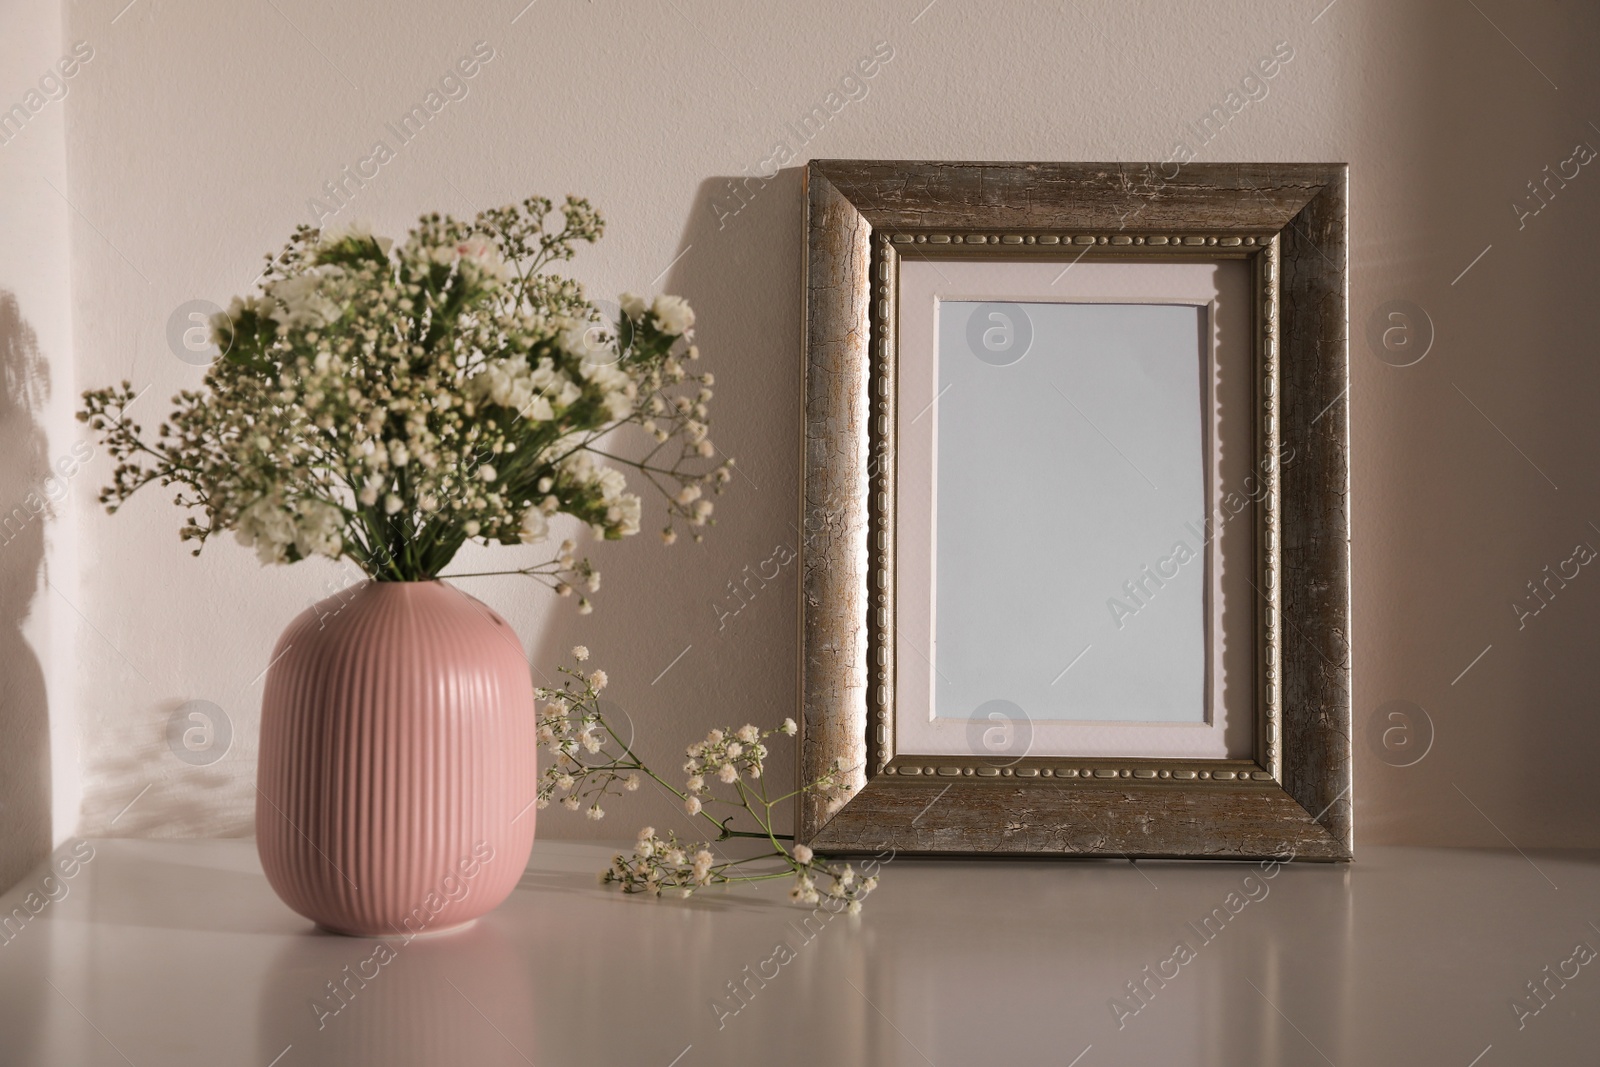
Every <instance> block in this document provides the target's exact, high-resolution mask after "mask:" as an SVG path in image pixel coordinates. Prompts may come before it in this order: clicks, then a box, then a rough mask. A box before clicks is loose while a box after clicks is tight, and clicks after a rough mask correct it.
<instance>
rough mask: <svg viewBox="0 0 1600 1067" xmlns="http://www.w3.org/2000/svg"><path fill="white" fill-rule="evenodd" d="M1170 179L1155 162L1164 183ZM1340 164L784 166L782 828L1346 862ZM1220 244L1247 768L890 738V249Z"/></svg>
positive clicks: (923, 849) (992, 848) (994, 847)
mask: <svg viewBox="0 0 1600 1067" xmlns="http://www.w3.org/2000/svg"><path fill="white" fill-rule="evenodd" d="M1169 171H1170V172H1171V173H1169ZM1347 180H1348V175H1347V168H1346V166H1345V165H1344V164H1342V163H1340V164H1332V163H1330V164H1301V163H1239V164H1191V165H1189V166H1185V167H1181V168H1180V167H1178V166H1177V165H1176V164H1166V165H1165V166H1164V167H1163V165H1161V164H1115V163H1111V164H1104V163H929V162H896V161H871V160H817V161H814V162H812V163H811V164H809V166H808V167H807V168H806V183H805V202H806V230H807V236H806V265H805V276H806V314H805V342H804V363H803V375H804V383H803V395H804V397H805V418H804V461H803V474H802V479H801V499H800V507H801V521H802V523H803V528H804V535H803V536H802V538H801V542H802V547H801V552H800V557H801V576H802V577H801V596H800V634H801V641H800V644H801V648H800V657H801V661H800V711H801V715H800V720H801V724H802V726H801V729H802V733H801V748H800V761H799V763H800V766H799V774H800V777H801V780H802V781H807V780H811V779H813V778H815V777H817V776H818V775H821V774H823V773H824V772H825V771H826V770H827V769H828V768H829V767H830V766H833V765H834V764H835V761H839V760H842V761H843V765H844V766H845V767H846V768H847V769H846V771H845V772H844V776H845V779H846V782H847V788H846V790H845V792H844V795H843V796H840V797H835V798H833V799H831V800H829V799H825V798H823V797H822V796H820V795H816V794H806V795H803V796H802V799H801V802H800V805H799V814H798V820H797V837H798V839H799V840H801V841H804V842H806V843H808V844H810V845H811V846H812V847H813V848H816V849H819V850H825V851H831V852H841V853H848V852H860V851H868V850H872V851H876V850H878V849H881V848H883V847H884V846H886V845H887V846H892V847H893V848H894V849H895V850H896V851H897V852H902V853H954V854H1038V853H1060V854H1071V855H1112V856H1195V857H1213V858H1254V857H1264V856H1278V857H1284V856H1293V857H1295V858H1298V859H1310V860H1345V859H1349V858H1351V854H1352V841H1351V802H1350V785H1351V780H1350V774H1351V772H1350V644H1349V619H1350V552H1349V530H1350V527H1349V433H1348V420H1349V414H1348V399H1347V395H1348V384H1349V370H1348V364H1347V351H1346V349H1347V344H1346V334H1347V320H1348V293H1347V286H1346V233H1347V230H1346V205H1347V194H1346V186H1347ZM905 255H917V256H924V257H944V258H956V257H959V258H969V259H970V258H977V257H987V256H1013V257H1016V256H1027V257H1047V258H1053V259H1058V260H1062V261H1067V262H1070V261H1072V260H1075V259H1078V258H1082V257H1086V256H1089V257H1096V258H1099V257H1111V256H1118V257H1128V256H1139V257H1160V258H1163V259H1168V260H1171V259H1174V258H1179V259H1181V258H1185V257H1194V256H1200V257H1205V258H1208V259H1215V258H1220V257H1229V258H1235V257H1237V258H1243V259H1246V260H1248V261H1249V262H1250V263H1251V264H1252V266H1253V277H1254V279H1255V286H1254V288H1255V307H1254V321H1255V342H1254V358H1255V372H1256V373H1255V407H1256V413H1257V418H1256V433H1255V437H1256V440H1255V450H1256V454H1257V457H1258V459H1267V457H1276V456H1278V455H1279V454H1280V447H1284V448H1292V449H1293V456H1294V458H1293V462H1292V463H1286V464H1284V465H1282V466H1280V465H1278V464H1277V463H1275V462H1272V461H1271V460H1270V459H1267V461H1266V462H1264V463H1262V464H1260V465H1259V468H1260V469H1261V470H1263V471H1265V476H1264V488H1263V492H1262V493H1261V494H1260V496H1259V497H1258V498H1257V499H1258V504H1257V507H1256V513H1257V526H1256V555H1257V582H1256V583H1255V584H1256V586H1257V592H1258V593H1260V594H1261V596H1260V599H1259V600H1258V601H1257V605H1256V607H1257V610H1256V630H1257V644H1256V647H1257V655H1256V661H1257V668H1256V669H1257V678H1258V681H1257V687H1256V688H1257V692H1258V707H1257V729H1256V752H1255V756H1254V758H1253V759H1242V760H1203V759H1161V758H1151V759H1126V758H1083V757H1041V756H1028V757H1025V758H1023V759H1021V760H1018V761H1016V762H1015V763H1014V764H1013V765H1011V766H1006V767H997V766H993V765H991V764H988V763H985V762H983V761H981V760H978V759H975V758H968V757H957V756H941V757H933V756H913V757H907V756H903V755H900V754H898V753H897V752H896V750H895V732H894V714H895V692H896V680H895V665H896V642H895V639H894V634H895V626H894V620H895V603H894V599H895V594H894V589H895V582H894V574H895V571H894V567H895V558H894V556H895V538H894V524H895V503H894V502H895V499H896V498H895V491H896V489H895V464H894V462H893V457H894V455H895V442H896V425H897V423H896V418H897V413H896V410H895V409H896V400H895V398H896V388H895V385H896V366H897V359H898V350H897V343H898V342H897V336H896V322H895V318H896V308H897V303H898V286H899V271H898V266H899V263H900V260H901V258H902V257H903V256H905Z"/></svg>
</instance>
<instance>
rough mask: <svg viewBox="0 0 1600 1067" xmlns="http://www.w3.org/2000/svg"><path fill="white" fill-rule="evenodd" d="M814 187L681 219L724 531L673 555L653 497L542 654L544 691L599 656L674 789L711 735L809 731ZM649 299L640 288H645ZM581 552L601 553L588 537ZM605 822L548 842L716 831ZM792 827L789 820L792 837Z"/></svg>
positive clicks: (664, 821)
mask: <svg viewBox="0 0 1600 1067" xmlns="http://www.w3.org/2000/svg"><path fill="white" fill-rule="evenodd" d="M800 179H801V175H800V171H799V170H798V169H792V168H791V169H786V170H782V171H780V172H779V173H778V174H776V175H775V176H773V177H772V178H770V179H767V180H765V181H763V180H761V179H754V178H752V179H749V180H748V181H746V179H745V178H744V177H742V176H739V175H734V176H729V177H711V178H707V179H705V180H704V181H703V182H701V184H700V186H699V188H698V190H697V191H696V195H695V199H694V202H693V203H691V204H688V205H684V208H683V210H684V213H685V216H686V217H685V222H684V227H683V233H682V237H681V238H680V241H679V244H678V247H677V249H675V250H674V252H673V254H674V255H676V256H678V257H679V258H678V259H677V260H676V262H675V263H674V264H673V265H672V267H671V270H670V271H668V272H667V274H666V275H665V277H663V278H662V279H660V280H659V281H657V282H656V283H655V285H654V286H653V287H650V289H651V291H659V292H666V293H675V294H680V295H682V296H684V297H686V298H687V299H688V300H689V302H690V303H691V304H693V305H694V307H695V310H696V314H697V322H696V326H695V330H696V339H697V341H698V343H699V345H700V348H701V350H702V352H703V353H704V358H703V359H702V360H701V362H700V364H698V365H697V369H699V370H709V371H713V372H715V374H716V388H715V392H716V398H715V400H714V401H713V402H712V404H711V419H712V424H711V439H712V441H713V442H714V444H715V446H716V448H717V450H718V452H719V453H720V454H723V455H729V456H733V457H736V459H737V461H738V464H737V467H736V468H735V474H734V475H733V479H732V481H731V482H730V483H729V484H728V487H727V489H726V491H725V492H724V493H723V494H722V495H721V496H718V497H716V498H715V500H716V512H715V514H714V516H713V518H714V519H715V520H716V526H715V527H711V528H707V529H706V530H704V531H703V532H704V534H705V540H704V541H703V542H701V543H699V544H696V543H694V541H693V540H692V539H691V537H690V536H689V535H690V533H691V532H692V530H691V528H690V527H688V526H686V525H685V524H684V523H683V522H682V521H679V522H676V523H675V524H674V525H675V526H676V528H677V532H678V535H679V539H678V542H677V544H675V545H673V546H671V547H667V546H665V545H663V544H662V543H661V541H660V538H659V537H658V533H659V531H660V529H661V527H662V525H663V524H664V516H663V513H662V511H663V509H662V505H661V503H660V500H659V498H657V499H651V498H650V496H649V494H648V493H643V492H642V493H641V495H643V496H645V513H644V519H643V521H642V525H643V531H642V532H641V533H640V534H639V536H637V537H635V538H630V539H629V540H627V541H622V542H613V543H608V544H606V545H603V546H599V548H598V550H597V551H592V552H591V554H590V558H591V559H593V561H594V563H595V565H596V566H597V567H598V568H599V569H600V570H601V571H602V572H603V573H604V576H605V585H604V587H603V588H602V590H601V592H600V593H599V595H598V596H597V597H596V598H595V611H594V614H593V615H591V616H589V617H587V618H586V619H582V620H579V619H578V618H577V617H576V616H575V615H574V614H573V612H572V611H571V608H570V604H569V602H567V601H553V600H552V601H549V602H547V605H548V606H547V607H546V608H544V609H543V610H544V611H545V612H547V615H546V617H547V618H548V620H549V622H548V624H547V625H546V626H545V627H543V632H542V634H541V636H540V637H539V638H538V639H537V640H535V641H534V645H533V648H532V650H531V659H532V662H533V664H534V666H535V668H536V672H535V679H536V680H538V679H539V674H538V672H539V671H543V672H545V673H546V674H553V673H554V670H553V668H554V667H555V666H556V665H557V664H560V663H564V662H570V661H569V659H568V652H567V650H568V649H569V648H570V647H571V646H572V645H573V644H575V643H577V642H579V641H582V642H583V643H585V644H588V645H589V646H591V648H592V649H593V653H594V661H593V663H594V664H598V665H600V666H604V667H606V668H607V669H608V671H609V672H610V675H611V678H612V688H611V689H608V691H607V693H606V696H607V698H609V700H610V702H612V703H613V704H615V705H617V706H619V707H621V708H623V709H626V710H627V712H628V713H629V715H630V716H631V718H632V721H633V724H634V726H635V727H636V728H637V730H638V741H639V747H638V751H639V752H640V753H641V754H642V755H643V756H644V758H645V759H646V761H647V762H649V763H651V764H652V765H653V766H656V767H658V768H660V769H662V770H663V772H664V774H663V776H664V777H666V778H667V779H668V780H669V781H672V780H675V779H678V778H681V777H682V775H681V774H680V773H679V765H680V764H681V763H682V761H683V748H684V746H685V745H687V744H689V743H690V742H691V741H694V740H697V739H699V738H701V737H704V736H705V734H706V732H707V731H708V730H710V729H711V728H712V727H714V726H721V727H728V726H733V727H738V726H740V725H742V724H744V723H746V722H750V723H754V724H756V725H758V726H760V727H762V728H763V729H771V728H773V727H775V726H777V725H778V724H779V723H781V722H782V721H783V719H784V717H785V716H795V717H798V713H797V710H796V706H795V691H796V640H797V630H796V615H795V608H796V603H797V601H796V597H797V595H798V588H799V587H798V582H799V570H798V567H797V565H796V564H795V563H794V562H793V556H792V554H791V553H789V552H775V549H776V548H777V547H778V546H780V545H786V546H788V547H789V549H790V550H794V549H798V548H799V536H800V534H799V530H798V523H799V518H798V513H799V506H798V496H799V470H800V362H799V361H800V316H801V297H800V277H801V275H800V256H801V242H802V236H803V235H802V229H801V192H800V186H801V180H800ZM736 183H737V185H738V188H739V189H740V190H741V193H740V194H736V193H735V192H734V189H735V185H736ZM663 266H665V264H659V265H656V264H646V263H641V264H638V268H639V269H638V271H637V273H638V274H639V275H640V276H641V279H648V278H650V277H651V275H653V274H654V273H655V272H656V271H657V270H660V269H661V267H663ZM647 285H648V283H647V282H646V281H643V280H641V282H640V284H639V285H638V286H637V288H639V289H640V290H641V291H642V290H644V289H645V288H646V287H647ZM641 445H642V442H640V441H636V440H631V439H630V440H629V442H628V445H627V447H628V448H629V449H630V450H632V451H631V453H630V454H639V452H642V450H643V449H642V448H641V447H640V446H641ZM581 547H582V551H584V552H589V551H590V550H591V548H593V547H594V546H593V542H592V541H589V540H587V539H585V540H584V541H583V542H582V543H581ZM784 561H788V562H784ZM774 571H776V573H774ZM763 572H764V573H763ZM463 584H464V585H465V583H463ZM466 587H467V589H468V591H469V592H473V593H479V592H482V590H479V589H475V588H472V587H471V586H466ZM540 684H547V683H543V682H540ZM771 747H772V757H771V759H770V761H769V762H768V765H767V776H768V778H769V779H770V780H771V781H773V782H783V783H787V782H790V781H792V780H793V778H794V773H795V772H794V759H793V755H794V746H793V745H792V744H790V743H782V744H775V745H773V746H771ZM608 808H610V809H614V812H613V815H611V816H608V817H607V818H606V819H605V821H604V822H598V823H597V822H589V821H588V820H586V819H583V818H580V817H576V816H574V815H571V814H569V813H567V812H563V811H559V810H557V809H555V808H553V807H552V808H551V809H550V810H549V811H547V812H544V813H541V816H540V823H539V833H540V835H541V836H545V837H551V838H558V837H559V838H574V837H618V836H621V835H623V834H624V833H625V832H626V833H628V834H629V835H630V836H631V831H632V829H633V827H635V826H639V825H643V824H645V823H650V824H652V825H654V826H656V827H658V828H662V832H663V833H665V827H669V826H670V827H672V828H674V829H676V830H678V831H679V832H680V833H687V834H689V835H692V836H693V837H694V839H696V840H699V839H701V838H702V837H704V835H705V830H706V828H707V827H706V824H704V823H703V822H702V823H700V824H699V825H696V824H695V822H694V821H692V820H690V819H689V818H688V817H687V816H685V815H684V814H683V813H682V810H681V808H680V807H679V805H678V803H677V801H676V800H675V799H674V798H671V797H669V796H667V795H666V794H665V793H663V792H661V791H659V790H655V789H653V788H651V789H645V790H641V791H640V792H639V793H638V794H634V795H631V796H629V797H626V798H621V799H617V798H614V804H608ZM790 817H791V812H790V811H782V812H780V813H779V815H778V819H777V825H778V828H779V829H780V831H781V832H787V828H788V826H789V822H790ZM619 824H620V825H619ZM625 828H626V829H625Z"/></svg>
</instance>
